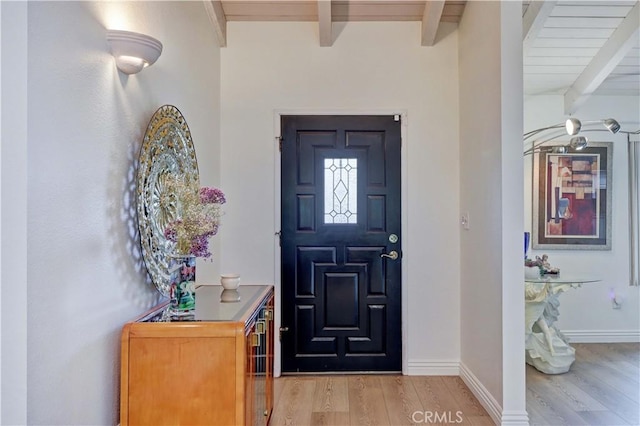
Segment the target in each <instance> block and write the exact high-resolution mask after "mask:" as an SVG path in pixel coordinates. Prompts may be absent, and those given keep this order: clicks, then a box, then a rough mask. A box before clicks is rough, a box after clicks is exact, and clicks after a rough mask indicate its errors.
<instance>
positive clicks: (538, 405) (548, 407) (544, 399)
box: [527, 386, 587, 426]
mask: <svg viewBox="0 0 640 426" xmlns="http://www.w3.org/2000/svg"><path fill="white" fill-rule="evenodd" d="M532 408H533V409H535V411H536V412H537V413H538V414H539V415H540V416H541V417H542V419H543V421H542V423H541V424H543V425H554V426H565V425H571V426H574V425H576V426H577V425H586V424H587V422H586V421H585V420H584V419H583V418H582V417H580V415H578V414H577V413H576V412H575V411H573V410H571V409H568V408H566V407H565V406H563V405H562V403H556V402H555V401H554V400H553V399H552V398H549V397H548V394H547V393H546V392H539V391H537V390H535V389H532V388H530V387H528V386H527V409H528V410H530V409H532Z"/></svg>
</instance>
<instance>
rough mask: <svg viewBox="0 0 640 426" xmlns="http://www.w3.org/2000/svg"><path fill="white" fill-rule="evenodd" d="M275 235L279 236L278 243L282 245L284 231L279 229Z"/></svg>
mask: <svg viewBox="0 0 640 426" xmlns="http://www.w3.org/2000/svg"><path fill="white" fill-rule="evenodd" d="M274 235H277V236H278V245H279V246H280V247H282V231H278V232H276V233H275V234H274Z"/></svg>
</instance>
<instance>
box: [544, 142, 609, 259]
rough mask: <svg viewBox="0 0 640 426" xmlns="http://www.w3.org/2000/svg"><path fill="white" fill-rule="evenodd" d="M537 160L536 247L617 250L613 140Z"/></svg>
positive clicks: (590, 143) (549, 154)
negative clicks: (613, 223)
mask: <svg viewBox="0 0 640 426" xmlns="http://www.w3.org/2000/svg"><path fill="white" fill-rule="evenodd" d="M533 161H534V164H533V191H532V196H533V203H532V205H533V215H532V218H533V223H532V247H533V249H547V250H611V217H612V214H611V197H612V190H613V187H612V186H611V182H612V165H613V164H612V162H613V143H612V142H589V145H588V146H587V147H586V148H584V149H582V150H580V151H577V150H570V151H569V152H566V153H554V152H551V150H543V151H541V152H538V153H535V154H534V155H533Z"/></svg>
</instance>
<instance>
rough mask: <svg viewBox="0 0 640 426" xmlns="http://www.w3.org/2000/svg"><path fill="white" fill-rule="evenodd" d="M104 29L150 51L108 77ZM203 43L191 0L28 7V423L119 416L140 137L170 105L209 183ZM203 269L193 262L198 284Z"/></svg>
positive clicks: (211, 83) (139, 271) (215, 113)
mask: <svg viewBox="0 0 640 426" xmlns="http://www.w3.org/2000/svg"><path fill="white" fill-rule="evenodd" d="M106 28H115V29H127V30H132V31H139V32H143V33H147V34H149V35H152V36H154V37H156V38H158V39H159V40H161V41H162V42H163V44H164V51H163V54H162V56H161V57H160V59H159V60H158V61H157V63H156V64H155V65H153V66H152V67H150V68H148V69H145V70H143V71H142V72H141V73H140V74H137V75H132V76H128V77H127V76H125V75H123V74H120V73H119V72H118V71H117V69H116V67H115V65H114V60H113V57H112V56H111V55H110V54H109V53H108V47H107V44H106V41H105V36H106ZM185 46H189V48H188V49H187V48H185ZM215 46H216V40H215V34H214V32H213V31H212V29H211V26H210V23H209V20H208V18H207V15H206V13H205V10H204V7H203V5H202V3H200V2H30V3H29V4H28V80H27V81H28V159H27V164H26V165H22V167H23V170H26V171H27V173H28V192H27V196H28V206H27V207H28V223H27V225H28V232H27V238H28V239H27V245H28V251H27V261H28V275H27V283H26V285H27V296H28V322H27V339H28V356H27V372H28V374H27V384H28V390H27V392H28V395H27V402H28V406H27V413H28V417H27V420H28V423H29V424H116V423H118V421H119V419H118V404H119V396H118V395H119V358H120V356H119V351H120V341H119V337H120V330H121V327H122V325H123V324H124V323H125V322H126V321H128V320H130V319H132V318H134V317H135V316H137V315H138V314H140V313H141V312H143V311H144V310H146V309H147V308H149V307H151V306H152V305H153V304H155V303H156V302H157V301H158V294H157V292H156V290H155V288H154V287H153V286H152V285H150V284H149V282H148V280H147V278H146V270H145V269H144V267H143V264H142V261H141V257H140V249H139V242H138V240H137V223H136V220H135V196H134V191H135V173H136V159H137V156H138V152H139V149H140V142H141V140H142V137H143V134H144V131H145V129H146V126H147V123H148V121H149V119H150V118H151V115H152V114H153V113H154V111H155V110H156V109H157V108H158V107H159V106H161V105H163V104H172V105H175V106H177V107H178V109H180V110H181V112H182V113H183V115H184V116H185V117H186V120H187V123H188V124H189V126H190V128H191V131H192V136H193V139H194V144H195V149H196V153H197V155H198V159H199V164H200V171H201V180H202V183H203V184H207V185H216V184H218V183H219V169H218V162H219V49H218V48H217V47H215ZM3 182H4V179H3ZM9 196H10V194H5V192H4V191H3V193H2V198H3V205H4V203H5V202H6V201H7V197H9ZM3 243H4V241H3ZM216 275H217V267H216V266H215V265H213V266H212V265H210V264H206V265H203V266H202V267H200V265H199V269H198V278H199V281H200V280H213V279H214V277H215V276H216ZM12 285H14V286H24V283H14V284H12ZM3 362H4V359H3ZM3 367H4V366H3Z"/></svg>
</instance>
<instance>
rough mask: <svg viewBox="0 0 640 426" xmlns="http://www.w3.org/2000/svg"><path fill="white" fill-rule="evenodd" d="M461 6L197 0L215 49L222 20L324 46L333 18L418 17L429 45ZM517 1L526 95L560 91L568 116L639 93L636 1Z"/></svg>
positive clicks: (398, 0) (405, 1) (362, 0)
mask: <svg viewBox="0 0 640 426" xmlns="http://www.w3.org/2000/svg"><path fill="white" fill-rule="evenodd" d="M471 1H473V0H471ZM466 3H467V2H466V1H450V0H447V1H444V0H437V1H436V0H252V1H247V0H205V6H206V7H207V12H208V13H209V17H210V18H211V22H212V23H213V25H214V27H215V29H216V31H217V33H218V39H219V40H220V45H221V46H226V40H227V38H226V25H227V22H228V21H313V22H318V34H319V37H318V41H319V44H320V45H321V46H327V47H329V46H331V45H332V44H333V42H334V37H335V36H336V35H335V34H333V33H332V23H333V22H341V21H420V22H422V31H421V33H422V34H421V40H420V43H421V44H422V45H423V46H432V45H433V44H435V43H437V41H438V38H437V31H438V26H439V24H440V23H441V22H454V23H457V22H459V21H460V19H461V16H462V15H463V14H464V8H465V5H466ZM522 3H523V11H522V20H523V63H524V91H525V94H526V95H539V94H560V95H564V96H565V112H566V113H567V114H571V113H573V112H574V111H575V110H576V109H577V108H578V107H579V106H580V105H582V103H583V102H584V101H585V100H586V99H587V98H588V97H589V96H592V95H621V96H636V97H638V96H640V29H639V28H640V5H639V1H638V0H622V1H617V0H559V1H552V0H545V1H529V0H525V1H523V2H522ZM416 43H418V41H416Z"/></svg>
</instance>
